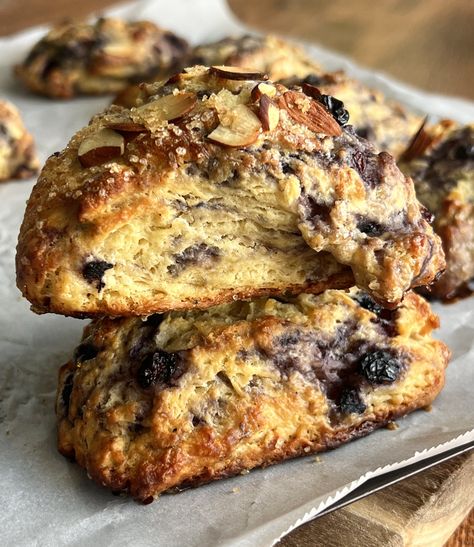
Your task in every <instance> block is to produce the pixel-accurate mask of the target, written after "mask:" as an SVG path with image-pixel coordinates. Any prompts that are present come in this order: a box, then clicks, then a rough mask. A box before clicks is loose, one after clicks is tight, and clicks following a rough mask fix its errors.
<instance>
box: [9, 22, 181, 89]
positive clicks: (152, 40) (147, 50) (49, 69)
mask: <svg viewBox="0 0 474 547" xmlns="http://www.w3.org/2000/svg"><path fill="white" fill-rule="evenodd" d="M187 50H188V45H187V42H186V41H185V40H183V39H182V38H180V37H178V36H176V35H175V34H174V33H172V32H170V31H167V30H163V29H161V28H159V27H157V26H156V25H155V24H153V23H151V22H149V21H138V22H127V21H122V20H120V19H111V18H101V19H98V20H97V21H96V22H95V23H94V24H87V23H79V22H75V23H74V22H73V23H63V24H60V25H58V26H56V27H54V28H53V29H52V30H51V31H50V32H49V33H48V34H47V35H46V36H44V37H43V38H42V39H41V40H40V41H39V42H38V43H37V44H36V45H34V46H33V48H32V50H31V51H30V53H29V54H28V56H27V57H26V59H25V61H24V62H23V63H22V64H20V65H18V66H16V67H15V74H16V75H17V77H18V78H19V79H20V80H21V81H22V82H23V84H24V85H26V87H28V88H29V89H30V90H31V91H34V92H35V93H39V94H41V95H47V96H49V97H54V98H66V99H67V98H71V97H74V96H76V95H84V94H86V95H88V94H92V95H100V94H104V93H117V92H118V91H120V90H122V89H124V88H125V87H126V86H128V85H129V84H131V83H135V82H141V81H150V80H154V79H156V78H158V77H161V76H163V75H167V74H170V73H172V72H174V71H175V70H176V69H177V68H178V67H181V66H182V63H181V59H182V58H183V57H184V55H185V54H186V53H187Z"/></svg>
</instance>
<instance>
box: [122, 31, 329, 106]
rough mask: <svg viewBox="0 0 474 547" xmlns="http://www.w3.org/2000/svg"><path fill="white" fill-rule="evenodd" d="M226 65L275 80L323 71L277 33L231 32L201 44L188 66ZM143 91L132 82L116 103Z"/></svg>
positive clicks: (128, 102) (130, 99) (127, 101)
mask: <svg viewBox="0 0 474 547" xmlns="http://www.w3.org/2000/svg"><path fill="white" fill-rule="evenodd" d="M193 65H205V66H214V65H217V66H219V65H225V66H235V67H241V68H246V69H252V70H254V71H258V72H262V73H263V74H266V75H267V76H268V77H269V78H270V79H271V80H281V79H282V78H288V77H290V76H295V77H299V78H304V77H305V76H307V75H308V74H320V73H322V72H323V71H322V69H321V67H320V66H319V64H318V63H316V61H314V60H313V59H312V58H311V57H309V55H308V54H307V53H306V52H305V51H304V50H303V49H302V48H300V47H299V46H297V45H295V44H293V43H291V42H288V41H286V40H282V39H281V38H278V37H276V36H273V35H266V36H265V35H261V36H256V35H250V34H246V35H243V36H235V37H234V36H229V37H227V38H224V39H222V40H219V41H217V42H211V43H208V44H202V45H198V46H196V47H195V48H193V49H192V50H191V51H190V54H189V56H188V58H187V59H186V63H185V64H184V63H183V65H182V66H183V67H184V66H193ZM139 95H140V87H139V86H138V85H133V86H129V87H128V88H127V89H125V90H124V91H123V92H121V93H120V94H119V95H118V96H117V97H116V98H115V100H114V103H115V104H118V105H121V106H126V107H128V108H130V107H132V106H136V101H137V98H138V97H139Z"/></svg>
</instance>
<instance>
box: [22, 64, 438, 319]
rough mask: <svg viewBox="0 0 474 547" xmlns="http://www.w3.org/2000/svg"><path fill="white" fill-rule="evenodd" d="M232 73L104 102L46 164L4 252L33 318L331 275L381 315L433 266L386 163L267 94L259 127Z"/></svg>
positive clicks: (326, 121)
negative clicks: (372, 302)
mask: <svg viewBox="0 0 474 547" xmlns="http://www.w3.org/2000/svg"><path fill="white" fill-rule="evenodd" d="M226 70H230V71H231V69H226ZM240 76H241V75H240V74H238V75H237V78H239V79H234V76H233V74H232V72H231V73H230V75H229V77H228V78H222V77H220V76H218V75H216V73H215V72H213V71H210V70H208V69H206V68H205V67H195V68H193V69H189V70H187V71H186V72H185V73H182V74H180V75H178V76H176V77H173V78H172V79H171V80H170V82H168V83H167V84H166V85H165V86H160V85H151V86H145V87H144V88H143V94H144V95H143V98H144V102H143V104H142V105H141V106H140V107H138V108H134V109H131V110H127V109H123V108H120V107H112V108H111V109H110V110H109V111H107V112H105V113H103V114H100V115H98V116H96V117H95V118H94V119H93V120H92V121H91V124H90V125H89V126H88V127H87V128H85V129H83V130H82V131H80V132H79V133H78V134H77V135H76V136H75V137H73V139H72V140H71V142H70V143H69V145H68V147H67V148H66V149H65V150H64V151H63V152H61V153H60V154H59V155H58V156H57V157H51V158H49V160H48V161H47V163H46V165H45V167H44V169H43V172H42V174H41V176H40V179H39V181H38V183H37V185H36V186H35V188H34V190H33V192H32V195H31V198H30V200H29V202H28V206H27V210H26V214H25V219H24V222H23V225H22V228H21V231H20V237H19V243H18V253H17V275H18V286H19V287H20V289H21V290H22V292H23V294H24V295H25V296H26V297H27V298H28V299H29V300H30V301H31V302H32V304H33V306H34V307H35V309H36V310H39V311H55V312H60V313H65V314H69V315H77V314H85V315H87V314H97V313H102V314H108V315H114V314H116V313H120V314H136V315H144V314H147V313H150V312H153V311H158V310H160V311H163V310H166V309H176V308H182V307H185V306H190V307H193V306H195V305H199V304H198V303H202V304H201V305H205V304H206V303H209V304H212V303H217V302H220V301H224V300H225V299H231V298H233V297H238V298H242V297H245V296H254V295H258V294H264V292H265V291H268V292H267V294H270V293H275V291H280V292H284V291H286V290H287V289H288V290H291V291H292V292H296V291H302V290H315V289H317V290H319V289H320V288H321V289H324V288H327V287H328V284H329V280H330V279H331V280H332V279H334V280H335V282H336V285H335V286H336V287H340V286H344V285H345V283H346V281H347V279H348V276H347V271H346V266H349V267H350V268H351V270H352V272H353V275H354V278H355V280H356V283H357V284H358V285H359V286H361V287H364V288H366V289H367V290H368V291H370V292H371V293H372V294H373V295H374V296H375V297H376V298H377V299H378V300H379V301H381V302H385V303H386V305H388V306H395V305H397V304H398V303H399V302H400V300H401V299H402V297H403V294H404V293H405V291H407V290H408V289H409V288H410V287H412V286H417V285H425V284H428V283H430V281H431V280H432V279H433V278H434V276H435V275H436V273H437V272H438V271H439V270H440V269H442V268H443V267H444V260H443V255H442V252H441V246H440V241H439V238H438V237H437V236H436V235H434V233H433V231H432V229H431V227H430V226H429V224H428V223H427V222H426V220H425V219H424V218H423V216H422V214H421V211H420V208H419V204H418V202H417V200H416V197H415V193H414V189H413V185H412V182H411V181H410V180H409V179H406V178H405V177H404V176H403V175H402V174H401V173H400V171H399V170H398V168H397V167H396V165H395V162H394V160H393V158H392V157H391V156H389V155H388V154H387V153H386V152H382V153H377V151H376V150H375V149H374V148H373V147H372V146H371V145H370V144H368V143H367V142H366V141H363V140H361V139H358V138H357V137H356V136H355V135H354V134H353V133H352V132H351V131H350V130H349V129H345V128H343V127H339V126H338V124H337V123H336V122H335V120H334V119H333V117H332V116H331V114H330V113H329V112H328V111H327V110H326V109H325V108H324V107H323V106H322V105H321V104H319V103H318V102H317V101H316V100H314V99H312V98H311V97H309V96H307V95H305V94H303V93H297V92H294V91H293V92H288V91H287V89H286V88H285V87H283V86H281V85H276V86H273V85H270V86H269V87H271V88H272V90H273V91H272V93H273V96H272V97H271V99H269V101H271V104H272V106H273V107H274V108H275V109H276V112H277V114H278V124H277V126H276V127H274V128H273V129H272V130H268V131H264V130H263V129H262V127H261V125H262V124H261V121H260V119H259V117H258V116H259V115H262V114H261V110H260V109H259V107H258V103H259V101H260V99H254V98H253V97H252V91H253V89H254V88H255V86H256V85H257V84H259V81H258V80H256V81H242V80H240ZM267 104H268V103H267ZM164 118H165V119H164ZM170 118H171V119H170ZM167 119H168V120H170V121H166V120H167ZM111 127H115V128H118V129H116V130H112V129H111ZM127 127H128V129H124V128H127ZM336 129H337V131H336ZM315 131H316V132H315ZM112 144H113V146H112ZM104 154H106V156H105V158H104ZM110 154H112V156H110ZM107 155H108V156H107ZM314 251H316V253H315V252H314ZM310 287H311V289H310ZM193 302H194V303H193Z"/></svg>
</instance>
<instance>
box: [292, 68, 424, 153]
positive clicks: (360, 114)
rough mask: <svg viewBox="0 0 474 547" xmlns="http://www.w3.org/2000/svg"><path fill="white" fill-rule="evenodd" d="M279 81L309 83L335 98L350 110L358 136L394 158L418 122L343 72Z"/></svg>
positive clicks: (419, 119)
mask: <svg viewBox="0 0 474 547" xmlns="http://www.w3.org/2000/svg"><path fill="white" fill-rule="evenodd" d="M282 83H284V84H285V85H286V86H298V87H301V86H306V87H307V88H311V86H312V87H313V88H316V89H317V90H318V91H319V92H320V93H321V94H322V95H327V96H329V97H336V98H337V99H339V100H340V101H341V102H342V103H344V107H345V108H346V109H347V111H348V112H349V115H350V120H349V123H350V124H351V125H352V126H353V127H354V130H355V132H356V133H357V135H359V136H360V137H363V138H364V139H367V140H369V141H371V142H372V143H374V144H375V145H376V146H377V148H379V149H380V150H386V151H387V152H390V154H392V156H394V157H398V156H399V155H400V154H401V152H402V151H403V150H404V149H405V148H406V146H407V144H408V143H409V141H410V139H411V137H412V135H413V134H414V132H415V131H416V130H417V129H418V127H419V126H420V123H421V116H418V115H417V114H415V113H413V112H410V111H408V110H407V109H406V108H405V107H403V106H402V105H401V104H399V103H397V102H396V101H395V100H392V99H389V98H387V97H385V96H384V94H383V93H382V92H380V91H378V90H376V89H372V88H370V87H368V86H366V85H365V84H363V83H362V82H359V81H358V80H355V79H353V78H350V77H349V76H348V75H347V74H345V73H344V72H342V71H337V72H328V73H325V74H321V73H316V74H310V75H308V76H306V77H304V78H296V77H290V78H287V79H285V80H283V82H282Z"/></svg>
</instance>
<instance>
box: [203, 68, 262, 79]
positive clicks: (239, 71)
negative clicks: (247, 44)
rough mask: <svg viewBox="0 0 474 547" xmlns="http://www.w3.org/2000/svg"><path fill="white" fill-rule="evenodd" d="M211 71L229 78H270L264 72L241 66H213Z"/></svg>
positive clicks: (221, 76)
mask: <svg viewBox="0 0 474 547" xmlns="http://www.w3.org/2000/svg"><path fill="white" fill-rule="evenodd" d="M209 72H210V73H211V74H215V75H216V76H219V78H226V79H227V80H268V76H267V75H266V74H264V73H263V72H256V71H255V70H252V69H249V68H241V67H239V66H225V65H220V66H211V68H210V69H209Z"/></svg>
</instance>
